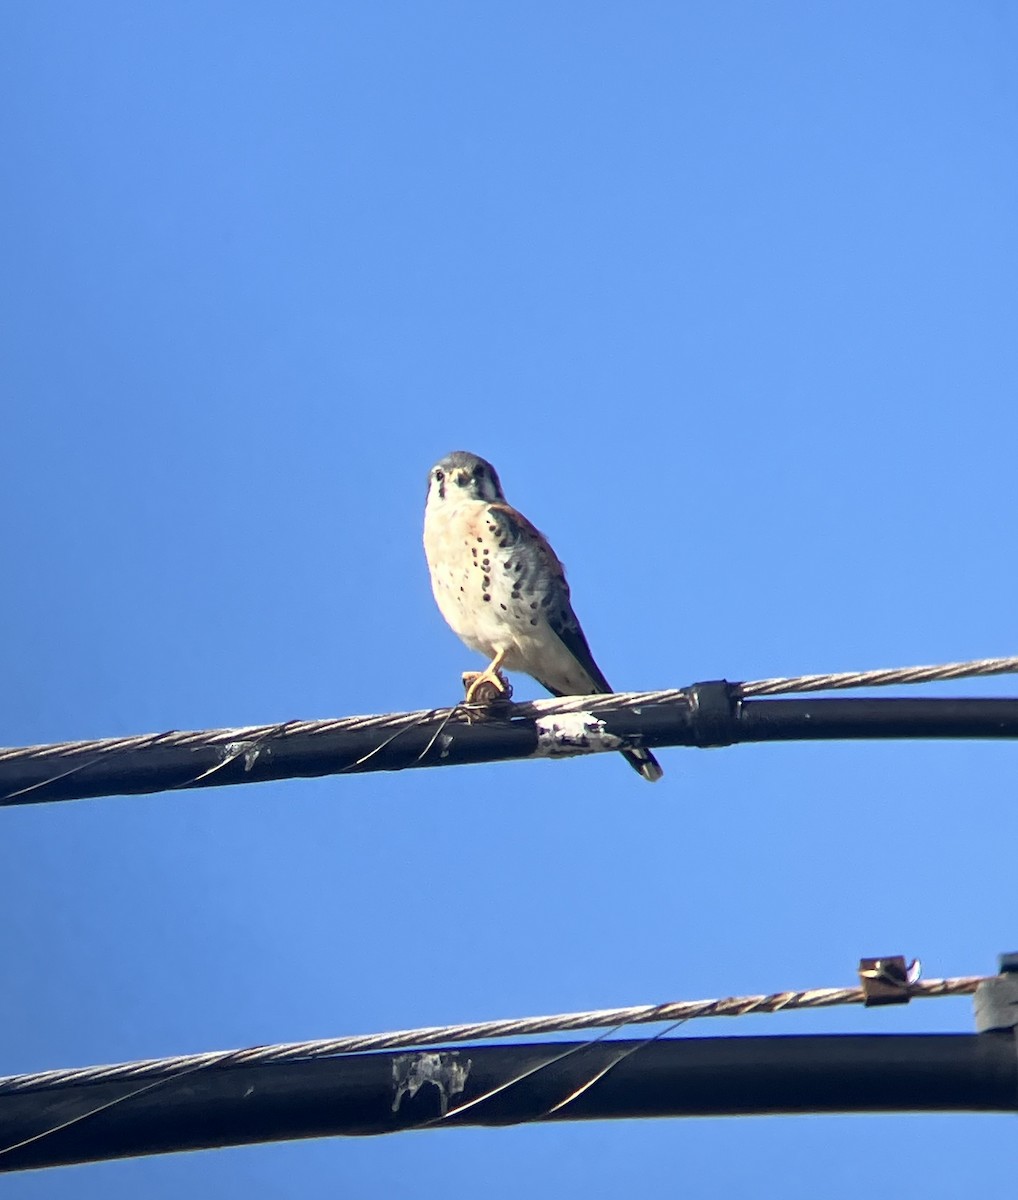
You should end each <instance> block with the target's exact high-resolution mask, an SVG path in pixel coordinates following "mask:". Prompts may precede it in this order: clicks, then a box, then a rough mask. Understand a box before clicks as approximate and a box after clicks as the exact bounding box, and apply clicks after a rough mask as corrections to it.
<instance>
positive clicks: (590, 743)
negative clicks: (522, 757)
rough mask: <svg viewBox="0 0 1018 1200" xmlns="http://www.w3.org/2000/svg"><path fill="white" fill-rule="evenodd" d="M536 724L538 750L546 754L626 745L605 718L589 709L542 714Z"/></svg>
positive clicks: (543, 756) (544, 756) (607, 748)
mask: <svg viewBox="0 0 1018 1200" xmlns="http://www.w3.org/2000/svg"><path fill="white" fill-rule="evenodd" d="M534 725H535V728H536V729H537V749H536V750H535V751H534V753H535V755H537V756H538V757H542V758H557V757H559V756H560V755H563V754H578V753H581V752H582V751H584V750H590V751H600V750H618V749H620V748H621V747H622V746H624V745H625V742H624V741H623V739H622V738H620V737H617V736H616V735H615V734H614V733H608V731H607V730H606V729H605V724H604V721H602V720H600V719H599V718H597V717H596V716H594V714H593V713H589V712H575V713H559V714H558V715H557V716H552V717H544V718H543V719H542V718H541V717H538V719H537V720H536V721H535V722H534Z"/></svg>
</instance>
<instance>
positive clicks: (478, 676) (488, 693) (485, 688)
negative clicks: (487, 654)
mask: <svg viewBox="0 0 1018 1200" xmlns="http://www.w3.org/2000/svg"><path fill="white" fill-rule="evenodd" d="M504 659H505V651H504V650H500V651H499V652H498V654H496V655H495V657H494V658H493V659H492V660H491V662H490V663H489V664H488V666H487V668H486V669H485V670H483V671H464V672H463V686H464V688H465V689H466V702H467V703H468V704H492V703H493V702H494V701H496V700H503V701H504V700H508V699H509V697H510V696H512V694H513V689H512V685H511V684H510V683H509V680H508V679H507V678H506V677H505V675H503V674H502V672H501V670H500V669H499V668H500V667H501V666H502V662H503V660H504Z"/></svg>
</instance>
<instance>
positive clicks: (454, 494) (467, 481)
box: [428, 450, 505, 507]
mask: <svg viewBox="0 0 1018 1200" xmlns="http://www.w3.org/2000/svg"><path fill="white" fill-rule="evenodd" d="M461 500H488V501H492V500H505V496H504V495H503V494H502V485H501V483H499V481H498V474H497V472H496V471H495V468H494V467H493V466H492V465H491V463H490V462H485V461H484V459H483V458H479V457H478V456H477V455H476V454H470V453H469V452H468V451H466V450H454V451H453V452H452V454H447V455H446V456H445V458H443V459H440V460H439V461H438V462H437V463H435V465H434V466H433V467H432V468H431V472H430V474H429V475H428V505H429V507H430V506H432V505H435V504H457V503H458V502H459V501H461Z"/></svg>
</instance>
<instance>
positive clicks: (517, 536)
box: [488, 502, 612, 696]
mask: <svg viewBox="0 0 1018 1200" xmlns="http://www.w3.org/2000/svg"><path fill="white" fill-rule="evenodd" d="M488 511H489V513H490V514H491V517H492V520H493V521H494V522H495V524H496V525H497V526H498V529H499V533H500V535H501V538H502V539H503V540H506V541H507V542H508V543H509V544H510V545H515V544H517V543H519V542H520V541H523V540H526V541H527V542H528V543H529V544H530V545H531V546H533V547H534V548H535V553H536V555H537V562H536V563H535V564H534V565H533V568H532V569H533V572H534V575H535V576H536V579H535V580H534V581H531V584H532V586H533V584H534V583H536V584H537V586H538V588H543V590H544V592H545V596H542V601H544V602H543V604H542V607H543V608H544V612H545V617H546V619H547V621H548V624H549V626H550V627H551V630H552V632H553V633H554V634H555V636H556V637H557V638H558V639H559V641H560V642H562V644H563V645H564V646H565V648H566V649H567V650H568V651H569V653H570V654H571V655H572V656H573V658H575V659H576V661H577V662H578V663H579V664H580V666H581V667H582V668H583V670H584V671H585V672H586V673H587V674H588V675H589V676H590V678H591V681H592V682H593V684H594V688H593V690H594V691H595V692H610V691H611V690H612V689H611V684H609V682H608V680H607V679H605V677H604V675H603V673H602V671H601V668H600V667H599V666H598V665H597V663H596V662H595V661H594V656H593V654H591V652H590V646H588V645H587V639H586V637H585V635H584V633H583V629H582V628H581V626H580V622H579V620H578V619H577V617H576V614H575V613H574V612H573V606H572V604H571V603H570V599H569V584H568V583H567V582H566V574H565V570H564V569H563V567H562V564H561V563H560V562H559V560H558V557H557V556H556V554H555V551H554V550H552V548H551V546H550V545H549V544H548V539H547V538H546V537H545V536H544V534H543V533H541V531H540V530H539V529H537V528H536V527H535V526H534V525H532V524H531V523H530V522H529V521H528V520H527V518H526V517H525V516H524V515H523V514H522V513H520V512H517V511H516V509H515V508H513V507H512V505H510V504H505V503H501V502H499V503H495V504H490V505H489V506H488ZM537 681H538V683H540V684H541V686H542V687H544V688H547V690H548V691H549V692H551V694H552V695H553V696H561V695H563V693H562V692H560V691H558V690H557V689H556V688H553V687H550V686H549V685H548V684H547V683H546V682H545V681H544V680H543V679H540V678H539V677H537Z"/></svg>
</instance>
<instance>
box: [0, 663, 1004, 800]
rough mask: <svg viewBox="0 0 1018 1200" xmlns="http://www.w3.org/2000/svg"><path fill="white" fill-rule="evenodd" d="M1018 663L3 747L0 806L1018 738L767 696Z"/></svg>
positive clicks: (916, 703) (991, 720) (866, 706)
mask: <svg viewBox="0 0 1018 1200" xmlns="http://www.w3.org/2000/svg"><path fill="white" fill-rule="evenodd" d="M1015 670H1018V658H1009V659H982V660H978V661H976V662H971V663H950V664H945V665H942V666H938V667H914V668H899V669H895V670H892V671H875V672H863V673H854V674H851V675H826V676H816V675H814V676H800V677H798V678H796V679H786V680H775V679H770V680H759V681H756V682H752V683H741V684H739V683H728V682H727V681H724V680H719V681H712V682H708V683H699V684H694V685H692V686H691V687H687V688H682V689H670V690H667V691H659V692H636V693H618V694H615V695H610V696H572V697H567V698H564V699H556V700H544V701H535V702H531V703H528V704H500V705H492V706H488V707H485V708H483V709H479V708H478V707H477V706H474V707H472V708H468V707H467V706H465V705H458V706H457V707H455V708H451V709H450V708H444V709H429V710H423V711H419V712H411V713H389V714H384V715H381V716H364V717H346V718H341V719H332V720H320V721H285V722H283V723H281V724H277V725H261V726H248V727H244V728H237V729H215V730H202V731H193V732H177V731H171V732H167V733H161V734H149V735H141V736H133V737H127V738H108V739H102V740H98V741H83V742H64V743H58V744H54V745H46V746H28V747H18V748H11V749H5V750H0V805H11V804H30V803H38V802H43V801H50V800H75V799H83V798H86V797H92V796H106V795H137V794H144V793H150V792H157V791H170V790H174V789H177V788H197V787H212V786H221V785H228V784H239V783H256V782H265V781H269V780H278V779H291V778H310V777H315V776H322V775H341V774H348V773H361V772H367V771H396V770H405V769H407V768H411V767H435V766H456V765H463V764H466V763H478V762H499V761H506V760H509V759H527V758H559V757H570V756H574V755H579V754H592V753H599V752H603V751H614V750H618V749H620V748H624V747H626V746H641V745H644V746H652V747H657V746H698V747H716V746H727V745H733V744H735V743H746V742H774V741H795V740H817V739H844V738H851V739H864V738H867V739H868V738H1015V737H1018V699H940V698H936V699H929V698H923V699H912V698H894V699H874V698H869V697H867V698H861V699H850V700H843V699H826V698H824V699H816V698H810V699H802V700H756V699H747V698H746V697H747V696H749V695H751V694H755V693H756V692H757V691H761V692H766V693H767V694H769V695H770V694H773V693H775V692H776V691H781V690H784V691H794V690H795V689H796V688H797V687H801V688H803V689H805V690H816V689H819V688H820V687H822V686H823V687H860V686H878V685H886V684H889V683H899V684H904V683H907V682H909V681H912V682H929V681H931V680H934V679H947V678H951V679H954V678H961V677H963V676H966V675H987V674H1000V673H1004V672H1009V671H1015Z"/></svg>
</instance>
